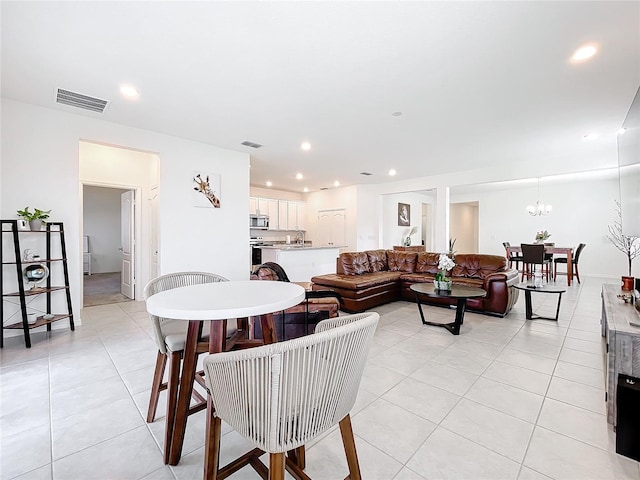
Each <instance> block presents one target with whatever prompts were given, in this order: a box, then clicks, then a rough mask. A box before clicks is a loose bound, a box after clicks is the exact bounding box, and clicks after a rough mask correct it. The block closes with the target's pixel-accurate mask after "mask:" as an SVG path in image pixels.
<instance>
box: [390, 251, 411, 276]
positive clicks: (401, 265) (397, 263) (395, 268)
mask: <svg viewBox="0 0 640 480" xmlns="http://www.w3.org/2000/svg"><path fill="white" fill-rule="evenodd" d="M417 255H418V254H417V253H416V252H402V251H399V250H388V251H387V262H388V265H389V270H390V271H392V272H407V273H410V272H413V271H414V270H415V266H416V257H417Z"/></svg>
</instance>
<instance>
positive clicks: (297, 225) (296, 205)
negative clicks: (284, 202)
mask: <svg viewBox="0 0 640 480" xmlns="http://www.w3.org/2000/svg"><path fill="white" fill-rule="evenodd" d="M305 215H306V204H305V203H304V202H295V201H289V205H288V214H287V226H288V228H289V230H306V228H305V221H304V217H305Z"/></svg>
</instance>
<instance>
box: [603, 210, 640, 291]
mask: <svg viewBox="0 0 640 480" xmlns="http://www.w3.org/2000/svg"><path fill="white" fill-rule="evenodd" d="M615 202H616V215H617V217H618V218H617V219H616V221H615V222H614V224H613V225H609V235H607V238H608V239H609V241H610V242H611V243H613V246H614V247H616V248H617V249H618V250H620V251H621V252H622V253H624V254H625V255H626V256H627V261H628V267H629V276H625V275H623V276H622V290H633V277H632V276H631V263H632V262H633V259H634V258H636V257H637V256H638V255H640V241H639V240H640V238H639V237H634V236H633V235H625V234H624V233H623V232H622V207H621V205H620V202H618V201H617V200H615Z"/></svg>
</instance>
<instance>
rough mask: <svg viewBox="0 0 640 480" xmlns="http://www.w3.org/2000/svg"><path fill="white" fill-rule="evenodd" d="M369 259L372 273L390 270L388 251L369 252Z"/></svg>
mask: <svg viewBox="0 0 640 480" xmlns="http://www.w3.org/2000/svg"><path fill="white" fill-rule="evenodd" d="M366 254H367V259H368V260H369V271H370V272H382V271H384V270H389V267H388V266H387V251H386V250H367V252H366Z"/></svg>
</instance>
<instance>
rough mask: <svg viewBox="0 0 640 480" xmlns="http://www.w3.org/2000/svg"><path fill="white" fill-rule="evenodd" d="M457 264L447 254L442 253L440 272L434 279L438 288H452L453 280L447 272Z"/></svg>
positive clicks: (439, 262) (439, 265) (439, 263)
mask: <svg viewBox="0 0 640 480" xmlns="http://www.w3.org/2000/svg"><path fill="white" fill-rule="evenodd" d="M455 266H456V264H455V262H454V261H453V260H451V258H449V256H448V255H447V254H445V253H441V254H440V259H439V261H438V273H436V277H435V279H434V281H433V283H434V284H435V287H436V290H451V280H450V279H448V278H447V272H448V271H449V270H451V269H452V268H453V267H455Z"/></svg>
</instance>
